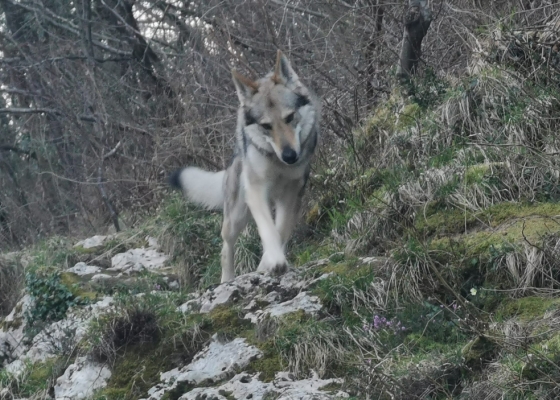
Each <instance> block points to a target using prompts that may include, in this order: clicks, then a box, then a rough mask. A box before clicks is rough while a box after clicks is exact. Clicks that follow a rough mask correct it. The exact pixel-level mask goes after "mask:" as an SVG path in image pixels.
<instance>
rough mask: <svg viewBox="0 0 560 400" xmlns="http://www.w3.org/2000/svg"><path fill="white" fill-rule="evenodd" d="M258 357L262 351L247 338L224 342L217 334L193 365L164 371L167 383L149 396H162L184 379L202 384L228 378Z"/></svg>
mask: <svg viewBox="0 0 560 400" xmlns="http://www.w3.org/2000/svg"><path fill="white" fill-rule="evenodd" d="M258 357H262V352H261V351H260V350H259V349H257V348H256V347H254V346H251V345H248V344H247V343H246V342H245V339H244V338H237V339H235V340H233V341H231V342H228V343H221V342H220V341H219V340H218V339H217V336H216V335H214V336H213V337H212V342H211V343H210V344H209V345H208V346H207V347H206V348H205V349H204V350H202V351H200V352H199V353H198V354H197V355H196V356H195V357H194V359H193V361H192V362H191V363H190V364H189V365H187V366H185V367H183V368H180V369H179V368H174V369H172V370H171V371H167V372H164V373H162V374H161V375H160V379H161V380H162V382H163V383H162V384H160V385H157V386H155V387H153V388H151V389H150V390H149V391H148V394H149V395H150V397H149V400H160V399H161V398H162V397H163V395H164V394H165V393H166V392H168V391H170V390H172V389H174V388H175V387H176V386H177V384H178V383H180V382H188V383H191V384H200V383H202V382H210V383H211V382H218V381H220V380H223V379H226V378H227V377H229V376H231V375H233V374H234V372H235V370H237V369H238V368H245V367H246V366H247V365H249V363H250V362H251V361H252V360H253V359H255V358H258Z"/></svg>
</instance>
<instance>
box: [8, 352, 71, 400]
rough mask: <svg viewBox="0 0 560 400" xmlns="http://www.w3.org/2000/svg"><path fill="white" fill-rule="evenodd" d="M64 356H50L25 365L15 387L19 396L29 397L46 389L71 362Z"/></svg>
mask: <svg viewBox="0 0 560 400" xmlns="http://www.w3.org/2000/svg"><path fill="white" fill-rule="evenodd" d="M71 362H72V361H71V360H68V359H66V358H50V359H47V360H46V361H41V362H36V363H34V364H29V365H27V366H26V370H25V373H24V375H23V376H22V377H21V378H20V379H21V380H20V381H19V383H18V387H17V389H16V391H17V394H18V396H19V397H30V396H33V395H36V394H37V393H39V392H42V391H44V390H47V389H49V388H50V386H51V385H53V384H54V381H55V380H56V378H58V377H59V376H60V375H62V373H63V372H64V370H65V369H66V367H67V366H68V365H69V364H70V363H71Z"/></svg>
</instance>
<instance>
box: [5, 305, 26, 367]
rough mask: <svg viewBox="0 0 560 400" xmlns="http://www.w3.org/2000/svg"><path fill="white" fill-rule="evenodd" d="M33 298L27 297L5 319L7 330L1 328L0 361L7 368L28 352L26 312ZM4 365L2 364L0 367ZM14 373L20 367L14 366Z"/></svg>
mask: <svg viewBox="0 0 560 400" xmlns="http://www.w3.org/2000/svg"><path fill="white" fill-rule="evenodd" d="M31 303H32V301H31V297H30V296H29V295H25V296H24V297H23V298H22V299H21V300H20V301H18V303H17V304H16V306H15V307H14V309H13V310H12V311H11V312H10V314H8V316H7V317H6V318H4V322H5V323H6V326H9V328H7V329H3V328H0V359H3V360H4V362H5V363H6V368H8V366H9V365H10V364H9V363H10V362H13V361H14V360H16V359H17V358H18V357H20V356H21V355H22V354H24V353H25V352H26V351H27V347H26V346H25V344H24V337H25V335H24V333H23V331H24V329H25V326H26V323H25V316H24V314H25V312H26V311H27V309H28V308H29V307H30V306H31ZM16 361H17V360H16ZM1 366H2V364H0V367H1ZM13 370H14V371H19V370H20V368H19V366H17V365H15V366H13Z"/></svg>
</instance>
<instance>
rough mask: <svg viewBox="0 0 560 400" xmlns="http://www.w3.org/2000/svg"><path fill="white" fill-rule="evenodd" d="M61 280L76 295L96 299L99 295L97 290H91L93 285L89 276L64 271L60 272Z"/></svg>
mask: <svg viewBox="0 0 560 400" xmlns="http://www.w3.org/2000/svg"><path fill="white" fill-rule="evenodd" d="M60 280H61V282H62V284H63V285H65V286H66V287H67V288H68V289H69V290H70V292H71V293H72V294H73V295H74V296H75V297H79V298H81V299H87V300H96V299H97V297H98V296H99V294H98V293H97V292H95V291H93V290H90V289H91V287H90V280H89V278H82V277H80V276H78V275H76V274H73V273H71V272H62V273H61V274H60Z"/></svg>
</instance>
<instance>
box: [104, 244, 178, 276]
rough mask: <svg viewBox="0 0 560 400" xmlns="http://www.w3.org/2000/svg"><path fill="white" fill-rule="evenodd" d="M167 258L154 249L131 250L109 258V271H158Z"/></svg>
mask: <svg viewBox="0 0 560 400" xmlns="http://www.w3.org/2000/svg"><path fill="white" fill-rule="evenodd" d="M168 258H169V257H168V256H167V255H165V254H163V253H160V252H159V251H157V250H154V249H149V248H148V249H146V248H140V249H132V250H129V251H127V252H125V253H119V254H116V255H114V256H113V258H111V268H108V270H109V271H122V272H126V273H131V272H133V271H142V270H144V269H148V270H154V269H160V268H162V267H163V266H164V265H165V262H166V261H167V259H168Z"/></svg>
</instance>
